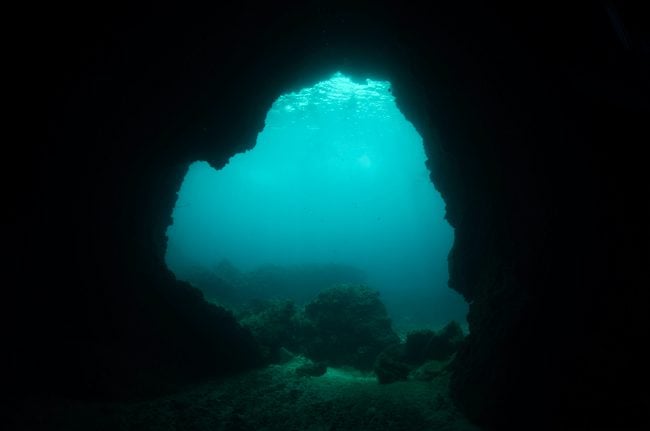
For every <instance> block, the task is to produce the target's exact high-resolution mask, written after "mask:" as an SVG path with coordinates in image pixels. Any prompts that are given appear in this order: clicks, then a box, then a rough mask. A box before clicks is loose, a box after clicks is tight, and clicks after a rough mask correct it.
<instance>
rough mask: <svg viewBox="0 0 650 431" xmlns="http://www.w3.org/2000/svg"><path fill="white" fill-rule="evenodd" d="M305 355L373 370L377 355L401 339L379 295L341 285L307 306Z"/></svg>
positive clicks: (325, 292) (354, 286)
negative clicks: (394, 330)
mask: <svg viewBox="0 0 650 431" xmlns="http://www.w3.org/2000/svg"><path fill="white" fill-rule="evenodd" d="M304 325H305V326H304V329H303V334H304V337H305V341H304V350H305V354H306V355H307V356H308V357H310V358H312V359H314V360H315V361H324V362H326V363H327V364H329V365H339V366H340V365H349V366H353V367H355V368H358V369H361V370H371V369H372V368H373V364H374V362H375V359H376V357H377V355H378V354H379V353H380V352H381V351H382V350H383V349H385V348H386V347H387V346H389V345H391V344H396V343H399V337H398V336H397V334H395V332H393V329H392V328H391V320H390V318H389V317H388V313H387V312H386V307H385V306H384V304H383V303H382V302H381V300H380V299H379V292H377V291H375V290H372V289H370V288H368V287H366V286H363V285H349V284H341V285H338V286H335V287H331V288H329V289H326V290H324V291H322V292H321V293H320V294H319V295H318V296H317V297H316V298H315V299H314V300H313V301H312V302H310V303H309V304H307V306H306V307H305V322H304Z"/></svg>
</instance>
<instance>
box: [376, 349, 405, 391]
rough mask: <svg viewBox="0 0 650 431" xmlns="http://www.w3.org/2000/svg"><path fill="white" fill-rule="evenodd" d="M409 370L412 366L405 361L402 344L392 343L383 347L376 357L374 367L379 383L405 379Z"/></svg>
mask: <svg viewBox="0 0 650 431" xmlns="http://www.w3.org/2000/svg"><path fill="white" fill-rule="evenodd" d="M411 370H412V366H411V365H410V364H408V363H407V362H406V361H405V355H404V345H403V344H394V345H392V346H388V347H387V348H386V349H384V351H383V352H381V354H380V355H379V356H378V357H377V361H376V362H375V368H374V371H375V374H376V375H377V380H378V381H379V383H392V382H396V381H398V380H406V379H407V377H408V375H409V373H410V372H411Z"/></svg>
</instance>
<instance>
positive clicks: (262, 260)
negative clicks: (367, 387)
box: [166, 73, 467, 327]
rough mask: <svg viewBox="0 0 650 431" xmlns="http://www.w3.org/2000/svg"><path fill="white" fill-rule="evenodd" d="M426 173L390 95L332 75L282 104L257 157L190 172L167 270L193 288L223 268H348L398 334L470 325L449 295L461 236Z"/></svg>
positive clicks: (385, 88) (171, 232) (377, 86)
mask: <svg viewBox="0 0 650 431" xmlns="http://www.w3.org/2000/svg"><path fill="white" fill-rule="evenodd" d="M425 161H426V155H425V153H424V149H423V144H422V138H421V137H420V136H419V135H418V133H417V131H416V130H415V128H414V127H413V125H412V124H411V123H410V122H408V121H407V120H406V119H405V117H404V115H403V114H402V113H401V112H400V111H399V109H398V108H397V106H396V104H395V99H394V97H393V95H392V93H391V88H390V83H388V82H384V81H373V80H367V81H365V82H354V81H352V80H351V79H350V78H348V77H346V76H344V75H342V74H340V73H336V74H334V75H333V76H332V77H331V78H330V79H329V80H326V81H323V82H320V83H318V84H316V85H314V86H313V87H310V88H305V89H302V90H300V91H298V92H296V93H290V94H285V95H282V96H281V97H279V98H278V99H277V101H276V102H275V103H274V104H273V106H272V108H271V110H270V111H269V112H268V115H267V118H266V124H265V127H264V130H263V131H262V132H261V133H260V134H259V136H258V139H257V143H256V145H255V147H254V148H253V149H252V150H250V151H247V152H245V153H242V154H237V155H235V156H233V157H232V158H231V159H230V161H229V163H228V164H227V165H226V166H225V167H224V168H222V169H221V170H219V171H216V170H214V169H213V168H211V167H210V166H209V165H208V164H207V163H205V162H201V161H198V162H195V163H193V164H192V165H191V166H190V167H189V169H188V172H187V175H186V177H185V180H184V182H183V185H182V186H181V189H180V191H179V193H178V201H177V203H176V207H175V209H174V212H173V224H172V225H171V226H170V227H169V229H168V232H167V234H168V249H167V257H166V258H167V264H168V266H169V268H170V269H171V270H172V271H173V272H174V273H175V274H176V276H177V277H178V278H180V279H185V280H188V279H191V278H192V274H193V273H194V272H196V270H197V268H203V269H208V270H209V269H210V268H215V266H216V265H218V263H219V262H221V261H222V260H224V259H226V260H227V261H229V262H230V263H231V264H232V265H233V266H234V267H235V268H237V269H239V270H241V271H253V270H255V269H256V268H259V267H260V266H264V265H279V266H287V267H289V266H295V265H302V264H343V265H351V266H354V267H356V268H359V269H361V270H362V271H363V272H364V273H365V275H366V279H367V282H368V284H369V285H370V286H371V287H373V288H375V289H378V290H379V291H380V292H381V295H382V299H383V301H384V302H385V303H386V306H387V307H388V310H389V313H390V314H391V317H392V318H393V320H394V322H395V323H396V325H397V327H399V326H400V325H402V326H403V327H408V326H409V325H413V326H422V325H429V326H439V325H442V324H444V323H446V322H447V321H448V320H450V319H456V320H459V321H461V322H464V319H465V314H466V310H467V308H466V304H465V303H464V301H463V300H462V299H461V297H460V296H459V295H458V294H456V293H455V292H453V291H451V290H450V289H449V288H448V287H447V279H448V271H447V254H448V253H449V250H450V248H451V245H452V242H453V229H452V228H451V227H450V226H449V225H448V224H447V223H446V222H445V220H444V214H445V204H444V202H443V200H442V198H441V197H440V195H439V193H438V192H437V191H436V190H435V188H434V186H433V184H432V183H431V182H430V180H429V172H428V170H427V168H426V166H425ZM190 281H191V280H190Z"/></svg>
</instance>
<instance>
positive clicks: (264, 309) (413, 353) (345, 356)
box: [239, 284, 464, 383]
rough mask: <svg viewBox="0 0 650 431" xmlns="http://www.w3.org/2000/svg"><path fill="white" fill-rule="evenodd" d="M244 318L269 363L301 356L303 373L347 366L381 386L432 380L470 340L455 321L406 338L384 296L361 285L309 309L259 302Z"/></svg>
mask: <svg viewBox="0 0 650 431" xmlns="http://www.w3.org/2000/svg"><path fill="white" fill-rule="evenodd" d="M239 319H240V322H241V324H242V325H243V326H244V327H245V328H247V329H249V330H250V331H251V333H252V334H253V336H254V338H255V340H256V341H257V343H258V345H259V351H261V352H262V356H263V358H264V360H265V361H266V363H285V362H287V361H289V360H291V359H293V358H294V357H298V356H300V357H303V358H305V360H306V361H307V362H306V364H305V366H304V367H303V368H302V369H300V370H299V371H298V370H297V372H298V373H300V374H301V375H310V376H318V375H322V374H324V373H325V370H326V369H327V367H335V368H336V367H343V368H346V367H347V368H353V369H356V370H359V371H363V372H374V374H375V375H376V376H377V379H378V381H379V382H380V383H391V382H395V381H399V380H407V379H414V380H431V379H432V378H434V377H436V376H437V375H439V374H440V373H442V372H443V371H444V370H445V369H446V366H447V365H449V363H450V361H451V359H452V358H453V354H454V353H455V352H456V350H457V349H458V348H459V347H460V345H461V343H462V342H463V340H464V334H463V331H462V329H461V327H460V325H459V324H458V323H457V322H455V321H452V322H450V323H448V324H447V325H446V326H445V327H444V328H442V329H441V330H440V331H433V330H431V329H421V330H416V331H412V332H410V333H408V334H407V336H406V340H405V341H402V340H400V337H399V336H398V335H397V333H395V331H394V330H393V328H392V324H391V319H390V318H389V316H388V313H387V312H386V307H385V306H384V304H383V303H382V301H381V299H380V294H379V292H378V291H376V290H373V289H371V288H370V287H368V286H365V285H355V284H339V285H336V286H332V287H330V288H327V289H325V290H323V291H321V292H320V293H319V294H318V295H317V296H316V297H315V298H314V299H313V300H312V301H311V302H309V303H307V304H306V305H305V306H304V307H300V306H297V305H296V304H295V303H294V302H293V301H290V300H282V301H280V300H269V301H256V302H254V303H253V304H251V305H250V306H249V307H248V308H246V309H244V311H242V312H240V314H239Z"/></svg>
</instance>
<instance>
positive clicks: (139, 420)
mask: <svg viewBox="0 0 650 431" xmlns="http://www.w3.org/2000/svg"><path fill="white" fill-rule="evenodd" d="M304 363H305V360H304V359H303V358H301V357H296V358H294V359H293V360H291V361H290V362H288V363H286V364H283V365H271V366H268V367H266V368H263V369H259V370H254V371H250V372H247V373H244V374H240V375H238V376H234V377H231V378H229V379H226V380H222V381H219V382H211V383H210V382H209V383H203V384H200V385H195V386H192V387H189V388H186V389H185V390H183V391H181V392H178V393H175V394H172V395H167V396H164V397H160V398H155V399H150V400H146V401H137V402H129V403H110V404H107V403H88V402H75V401H65V402H63V401H61V402H58V403H48V404H47V405H31V406H30V408H29V410H30V412H22V413H21V414H18V418H19V419H18V421H19V422H18V423H17V424H16V425H17V429H25V430H27V429H29V430H35V431H36V430H46V429H47V430H50V429H57V430H59V429H60V430H70V431H76V430H84V431H87V430H96V431H99V430H106V431H108V430H111V431H122V430H160V431H162V430H165V431H167V430H169V431H171V430H188V431H189V430H205V431H208V430H210V431H213V430H214V431H226V430H233V431H235V430H237V431H239V430H241V431H271V430H278V431H279V430H282V431H294V430H295V431H298V430H300V431H327V430H332V431H333V430H337V431H347V430H350V431H365V430H382V431H383V430H408V431H418V430H423V431H424V430H441V431H442V430H444V431H452V430H454V431H455V430H463V431H478V428H476V427H475V426H473V425H471V424H469V423H468V422H467V420H465V419H464V418H463V417H462V415H461V414H460V413H459V412H458V411H457V410H456V409H455V407H454V406H453V405H452V403H451V401H450V400H449V396H448V390H447V387H448V376H447V375H444V374H443V375H441V376H438V377H437V378H435V379H434V380H433V381H429V382H422V381H415V380H412V381H404V382H396V383H391V384H386V385H380V384H379V383H377V380H376V378H375V377H374V376H373V375H372V374H361V373H359V372H355V371H349V370H341V369H335V368H329V369H328V370H327V372H326V373H325V374H324V375H322V376H320V377H308V376H300V375H298V374H297V373H296V372H295V370H296V368H297V367H299V366H300V365H303V364H304ZM17 413H20V412H17Z"/></svg>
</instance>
